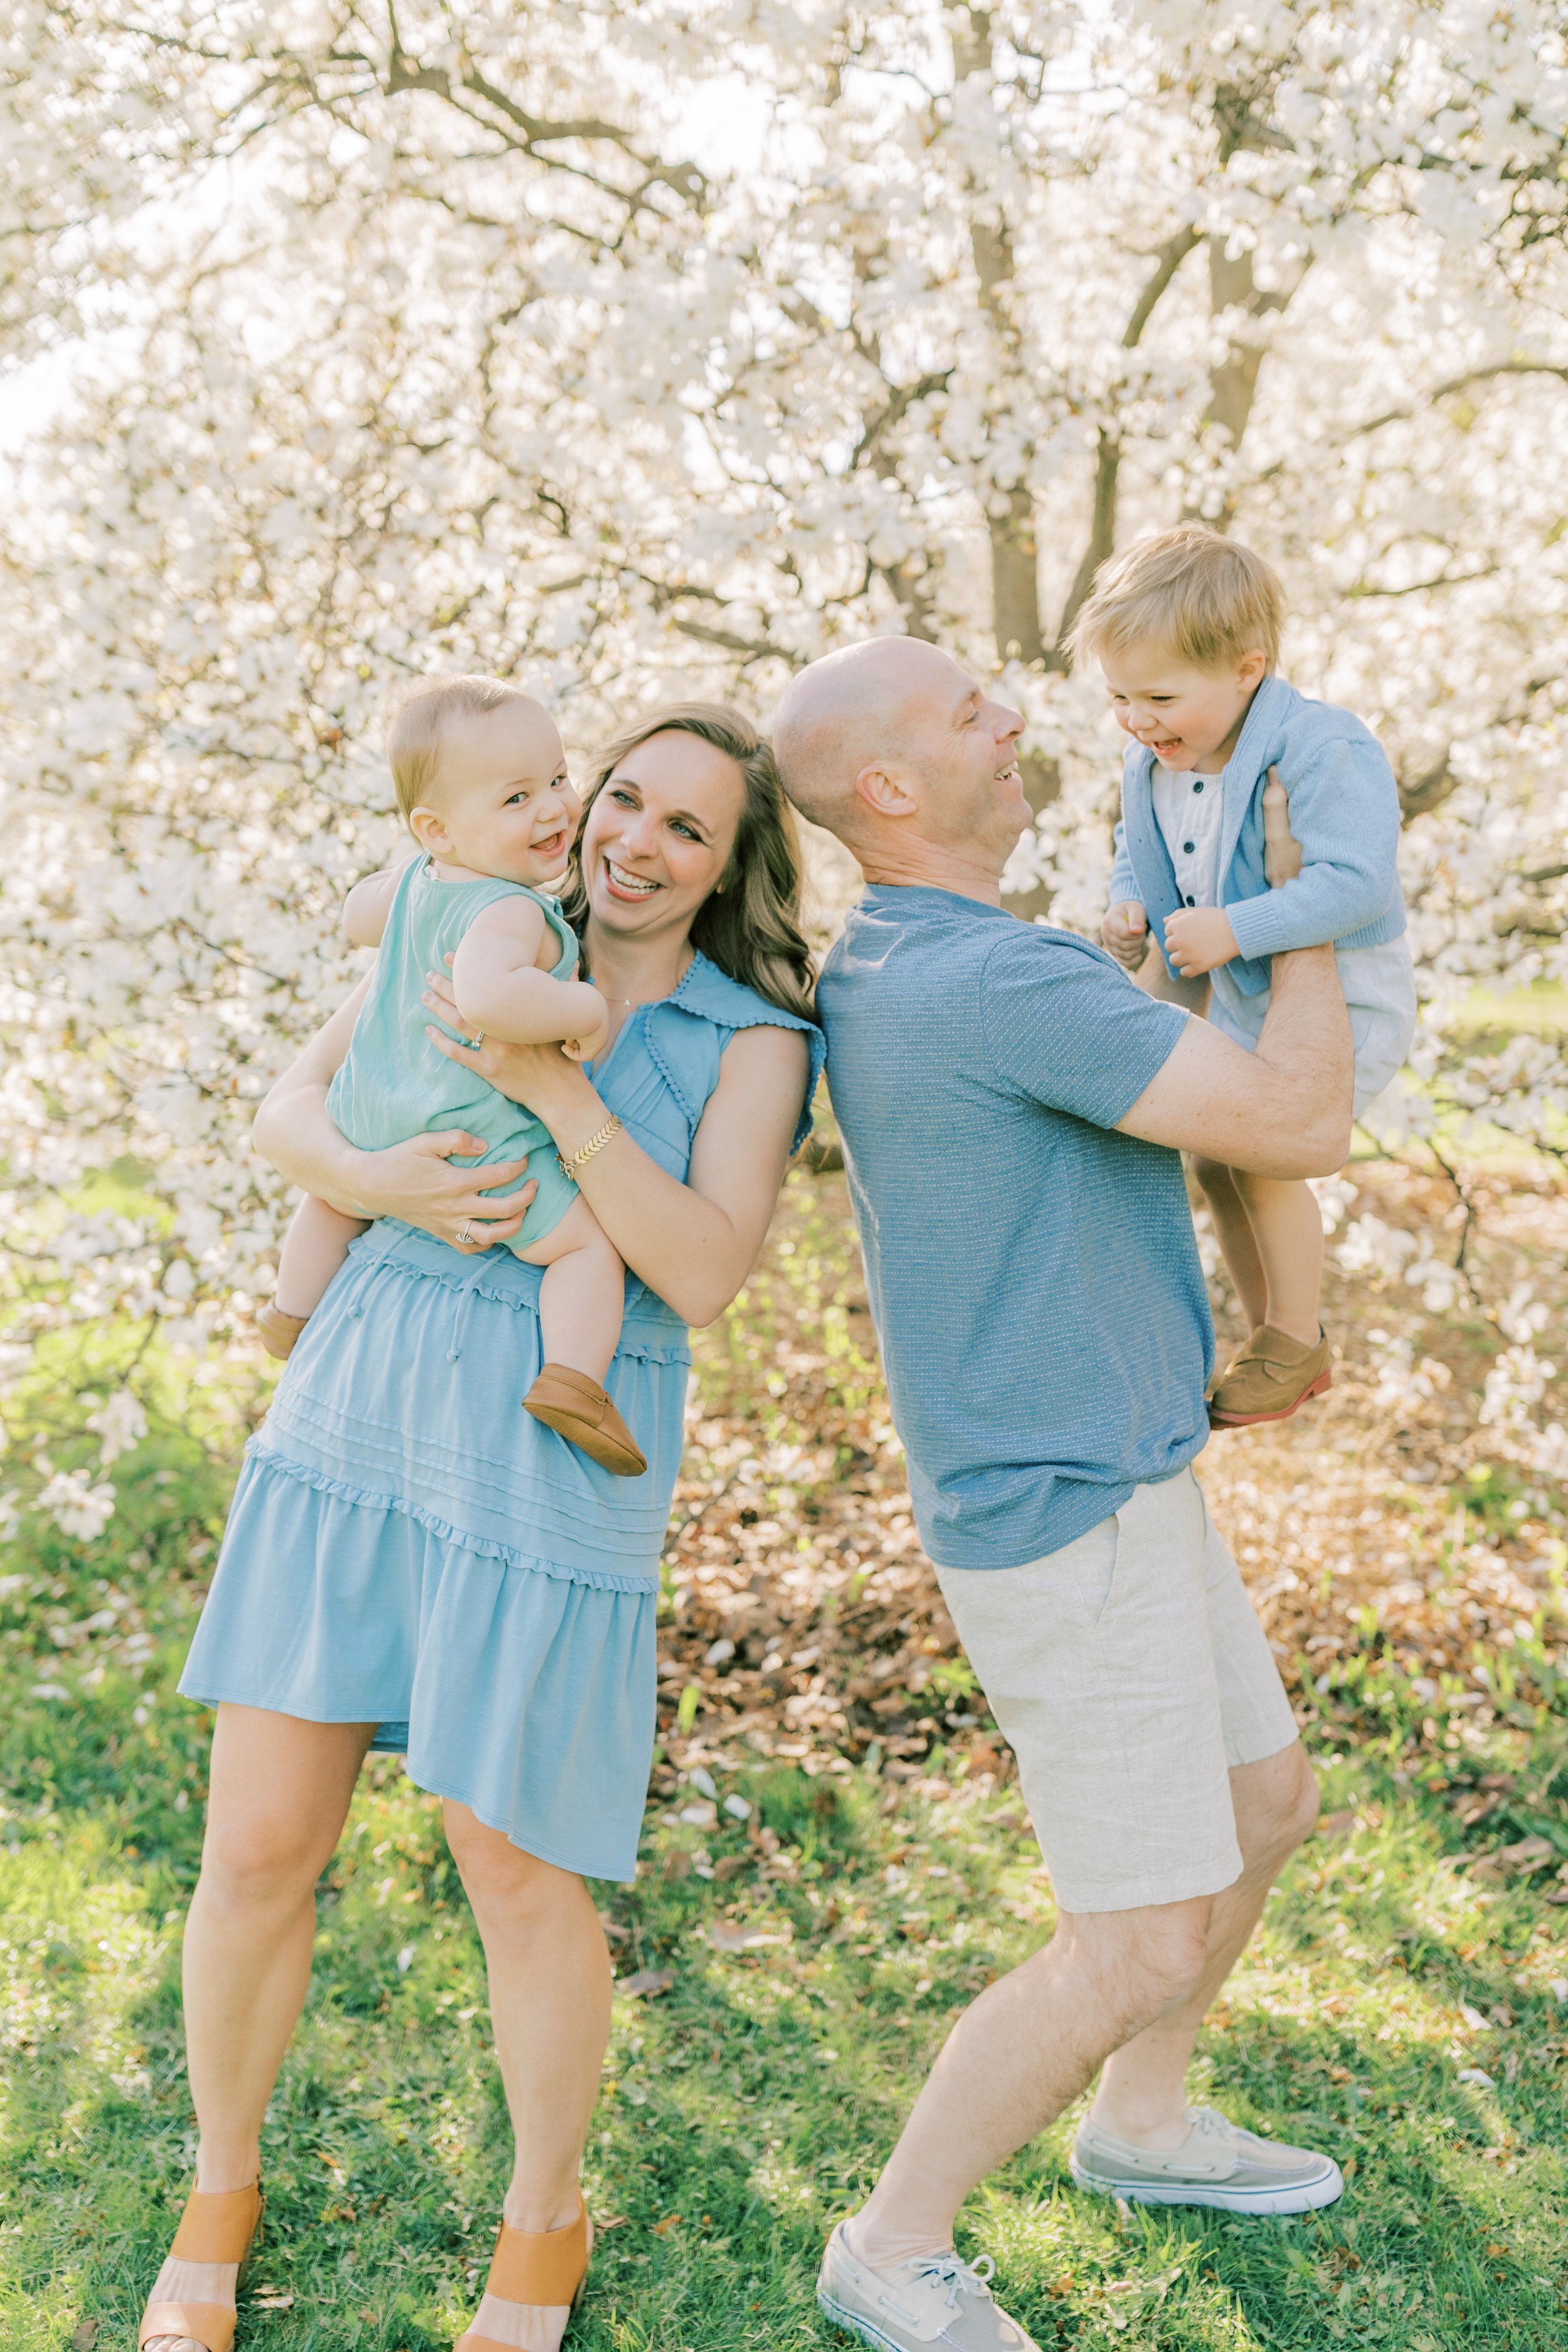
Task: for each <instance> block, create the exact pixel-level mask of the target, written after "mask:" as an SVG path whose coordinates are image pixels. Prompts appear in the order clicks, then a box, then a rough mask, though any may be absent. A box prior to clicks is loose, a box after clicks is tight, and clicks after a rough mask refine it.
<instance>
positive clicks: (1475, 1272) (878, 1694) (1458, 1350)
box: [656, 1162, 1568, 1899]
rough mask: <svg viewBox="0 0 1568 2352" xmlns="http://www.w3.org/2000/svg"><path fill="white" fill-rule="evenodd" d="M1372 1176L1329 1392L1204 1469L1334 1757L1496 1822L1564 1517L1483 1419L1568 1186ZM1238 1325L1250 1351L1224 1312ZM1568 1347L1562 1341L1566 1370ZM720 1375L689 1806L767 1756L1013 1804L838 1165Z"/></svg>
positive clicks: (794, 1229)
mask: <svg viewBox="0 0 1568 2352" xmlns="http://www.w3.org/2000/svg"><path fill="white" fill-rule="evenodd" d="M1350 1181H1353V1184H1354V1187H1355V1197H1354V1199H1353V1200H1352V1201H1350V1202H1347V1203H1345V1204H1344V1207H1343V1221H1342V1223H1341V1225H1340V1228H1339V1231H1338V1233H1337V1234H1336V1235H1335V1237H1334V1241H1333V1242H1331V1245H1330V1247H1331V1272H1330V1276H1329V1281H1328V1286H1327V1292H1326V1297H1325V1309H1324V1312H1325V1320H1326V1322H1327V1325H1328V1328H1329V1329H1330V1331H1331V1337H1332V1338H1333V1340H1334V1342H1335V1358H1336V1360H1335V1365H1334V1387H1333V1389H1332V1391H1331V1393H1330V1394H1329V1395H1328V1396H1327V1397H1326V1398H1324V1399H1322V1400H1321V1401H1320V1402H1315V1403H1314V1404H1312V1405H1311V1406H1310V1407H1309V1408H1306V1409H1304V1410H1303V1412H1301V1413H1300V1414H1299V1415H1298V1416H1296V1417H1295V1418H1294V1419H1293V1420H1291V1421H1289V1422H1287V1423H1281V1424H1279V1425H1278V1426H1275V1427H1273V1428H1267V1429H1258V1430H1252V1431H1245V1432H1242V1431H1234V1432H1226V1433H1221V1434H1219V1435H1217V1436H1216V1437H1215V1438H1214V1439H1213V1440H1212V1441H1211V1443H1210V1444H1209V1446H1208V1447H1207V1449H1206V1450H1205V1454H1204V1455H1203V1457H1202V1460H1201V1463H1200V1465H1199V1470H1200V1475H1201V1476H1202V1478H1203V1482H1204V1486H1205V1493H1206V1495H1207V1496H1208V1499H1209V1503H1210V1507H1211V1508H1212V1509H1213V1510H1214V1512H1215V1517H1216V1518H1217V1520H1218V1522H1219V1524H1220V1526H1221V1528H1223V1530H1224V1531H1225V1533H1226V1537H1227V1538H1228V1540H1229V1542H1230V1544H1231V1546H1232V1549H1233V1550H1234V1551H1235V1552H1236V1555H1237V1559H1238V1561H1239V1562H1240V1565H1241V1568H1242V1570H1243V1573H1244V1575H1245V1577H1246V1578H1247V1582H1248V1585H1249V1587H1250V1589H1251V1591H1252V1593H1253V1596H1254V1599H1255V1601H1257V1603H1258V1607H1259V1610H1260V1612H1261V1613H1262V1617H1263V1621H1264V1623H1265V1626H1266V1628H1267V1630H1268V1634H1269V1637H1270V1639H1271V1641H1272V1643H1273V1644H1274V1648H1275V1651H1276V1654H1277V1655H1278V1657H1279V1664H1280V1668H1281V1671H1282V1673H1283V1674H1284V1676H1285V1679H1286V1683H1287V1685H1288V1687H1289V1690H1290V1693H1291V1696H1292V1700H1293V1702H1294V1704H1295V1706H1296V1708H1297V1711H1298V1715H1299V1717H1300V1719H1301V1721H1302V1722H1303V1724H1304V1725H1306V1726H1310V1727H1311V1728H1312V1731H1313V1736H1314V1739H1315V1743H1316V1744H1317V1745H1318V1746H1319V1747H1320V1748H1321V1747H1323V1746H1324V1745H1327V1746H1328V1747H1330V1748H1332V1747H1335V1746H1339V1747H1341V1748H1351V1747H1352V1746H1357V1745H1365V1744H1366V1743H1367V1742H1368V1741H1377V1742H1381V1743H1382V1744H1383V1745H1384V1748H1385V1750H1386V1752H1387V1754H1388V1755H1389V1756H1390V1758H1391V1759H1393V1760H1394V1762H1395V1764H1396V1765H1399V1766H1402V1767H1403V1769H1407V1770H1412V1771H1416V1770H1418V1771H1421V1772H1422V1773H1424V1774H1425V1775H1426V1780H1425V1785H1426V1786H1428V1787H1436V1786H1439V1785H1441V1783H1442V1782H1443V1781H1444V1780H1447V1782H1448V1783H1449V1785H1450V1786H1451V1787H1452V1788H1453V1790H1454V1799H1453V1801H1454V1802H1455V1803H1456V1805H1458V1806H1460V1807H1462V1808H1464V1816H1465V1818H1466V1819H1467V1820H1479V1819H1480V1818H1481V1817H1482V1816H1483V1815H1484V1813H1485V1812H1486V1811H1488V1810H1489V1809H1495V1808H1498V1807H1500V1806H1501V1804H1502V1802H1503V1801H1504V1799H1505V1798H1506V1796H1507V1794H1508V1788H1507V1786H1494V1787H1492V1788H1490V1789H1488V1788H1484V1787H1482V1786H1481V1785H1480V1784H1481V1782H1482V1780H1488V1779H1489V1780H1492V1781H1493V1782H1499V1781H1501V1782H1504V1783H1507V1782H1508V1781H1509V1780H1510V1776H1509V1775H1508V1774H1506V1773H1505V1774H1502V1775H1499V1774H1497V1773H1496V1772H1492V1773H1489V1774H1488V1773H1483V1772H1482V1771H1481V1769H1480V1766H1481V1764H1482V1763H1483V1762H1485V1761H1492V1762H1495V1760H1496V1741H1497V1735H1498V1734H1499V1733H1500V1732H1506V1731H1508V1729H1509V1728H1510V1727H1516V1728H1520V1729H1527V1728H1529V1727H1531V1726H1533V1725H1535V1724H1538V1723H1539V1721H1540V1720H1541V1717H1542V1710H1543V1709H1545V1708H1546V1707H1548V1706H1552V1703H1553V1702H1554V1700H1555V1698H1556V1696H1557V1666H1558V1659H1559V1653H1558V1647H1557V1644H1558V1641H1559V1638H1560V1636H1561V1635H1562V1633H1563V1624H1562V1618H1561V1613H1560V1612H1561V1606H1562V1592H1563V1582H1562V1580H1563V1566H1564V1563H1565V1562H1568V1550H1565V1549H1564V1546H1563V1510H1562V1496H1561V1494H1560V1492H1559V1490H1558V1489H1557V1487H1556V1486H1555V1485H1554V1484H1552V1482H1550V1481H1544V1480H1542V1478H1541V1477H1540V1475H1538V1474H1535V1473H1533V1472H1532V1471H1531V1468H1530V1466H1529V1465H1528V1462H1527V1461H1525V1460H1523V1459H1521V1458H1514V1457H1519V1456H1520V1455H1521V1452H1522V1450H1523V1449H1521V1446H1520V1444H1518V1443H1517V1442H1514V1441H1510V1440H1508V1439H1506V1438H1505V1437H1502V1436H1500V1433H1499V1432H1498V1431H1497V1430H1496V1429H1489V1428H1486V1427H1482V1426H1480V1425H1479V1423H1478V1410H1479V1401H1480V1396H1481V1393H1482V1390H1483V1387H1484V1382H1485V1379H1486V1374H1487V1371H1488V1370H1489V1366H1490V1365H1491V1363H1492V1361H1493V1360H1494V1359H1495V1357H1496V1356H1497V1354H1498V1352H1499V1350H1500V1348H1501V1347H1502V1346H1503V1344H1504V1334H1503V1332H1502V1331H1500V1328H1499V1324H1498V1316H1499V1313H1500V1311H1501V1312H1502V1313H1503V1316H1504V1319H1505V1321H1506V1320H1507V1318H1508V1313H1509V1307H1508V1302H1509V1301H1510V1300H1513V1301H1515V1302H1517V1300H1518V1298H1519V1296H1520V1289H1521V1284H1522V1283H1526V1282H1528V1283H1530V1284H1531V1286H1532V1287H1533V1290H1534V1292H1535V1294H1536V1296H1537V1297H1539V1298H1540V1299H1542V1301H1543V1303H1544V1304H1545V1305H1546V1306H1547V1307H1548V1308H1549V1311H1550V1315H1551V1318H1552V1322H1555V1321H1556V1320H1557V1319H1558V1318H1559V1317H1560V1314H1561V1310H1562V1304H1563V1293H1564V1290H1565V1288H1568V1284H1565V1282H1564V1276H1563V1267H1564V1265H1565V1264H1568V1188H1565V1187H1564V1185H1563V1183H1562V1182H1561V1181H1559V1180H1558V1179H1557V1178H1556V1177H1555V1176H1554V1175H1552V1176H1549V1177H1542V1176H1537V1175H1535V1174H1534V1173H1532V1172H1526V1173H1523V1174H1521V1172H1519V1171H1503V1172H1502V1173H1500V1174H1487V1173H1480V1174H1475V1175H1470V1176H1467V1177H1462V1178H1461V1185H1462V1188H1463V1189H1462V1192H1460V1191H1458V1190H1457V1189H1456V1186H1455V1185H1454V1183H1453V1182H1452V1181H1450V1180H1449V1179H1448V1178H1447V1177H1446V1176H1443V1175H1438V1174H1431V1175H1427V1174H1424V1173H1420V1172H1415V1171H1412V1170H1410V1169H1409V1168H1406V1167H1404V1166H1402V1165H1399V1164H1397V1163H1392V1162H1371V1163H1363V1164H1358V1165H1357V1166H1355V1167H1354V1168H1353V1169H1352V1171H1351V1179H1350ZM1367 1217H1373V1218H1375V1219H1376V1220H1377V1225H1376V1227H1375V1228H1365V1227H1363V1229H1362V1230H1361V1233H1360V1235H1359V1243H1360V1249H1359V1254H1360V1255H1362V1256H1363V1257H1364V1256H1365V1255H1367V1250H1368V1247H1369V1245H1370V1246H1373V1247H1374V1248H1375V1249H1376V1250H1377V1252H1378V1253H1380V1255H1381V1258H1382V1260H1383V1262H1384V1271H1383V1272H1382V1273H1379V1272H1377V1271H1375V1270H1374V1271H1373V1272H1371V1273H1369V1272H1367V1271H1365V1270H1364V1269H1363V1270H1362V1271H1359V1272H1357V1273H1356V1274H1354V1275H1353V1276H1350V1275H1346V1274H1344V1273H1342V1272H1341V1271H1340V1270H1339V1269H1338V1267H1337V1266H1335V1265H1334V1264H1333V1252H1334V1249H1335V1248H1336V1246H1342V1245H1343V1244H1345V1241H1346V1237H1347V1233H1348V1231H1349V1227H1350V1225H1351V1223H1353V1221H1355V1220H1357V1219H1363V1218H1367ZM1369 1232H1370V1234H1371V1243H1370V1244H1369V1243H1368V1234H1369ZM1391 1234H1392V1235H1394V1236H1398V1235H1405V1236H1408V1237H1409V1239H1408V1240H1407V1241H1405V1242H1403V1243H1402V1242H1401V1241H1399V1240H1398V1239H1397V1238H1395V1239H1393V1240H1390V1238H1389V1236H1390V1235H1391ZM1461 1243H1462V1244H1463V1245H1464V1260H1465V1263H1464V1266H1463V1268H1462V1269H1461V1271H1460V1274H1459V1276H1458V1278H1454V1277H1452V1276H1450V1274H1449V1271H1448V1269H1449V1268H1450V1267H1451V1266H1452V1263H1453V1260H1454V1258H1455V1256H1456V1255H1457V1254H1458V1250H1459V1247H1460V1244H1461ZM1412 1244H1414V1246H1412ZM1352 1246H1353V1245H1352ZM1412 1265H1416V1266H1417V1267H1418V1268H1420V1267H1425V1269H1426V1271H1425V1272H1424V1273H1422V1274H1421V1276H1420V1279H1419V1281H1417V1282H1415V1283H1412V1282H1411V1281H1410V1280H1408V1279H1406V1278H1405V1276H1406V1275H1407V1273H1408V1270H1409V1268H1410V1267H1411V1266H1412ZM1431 1302H1436V1307H1435V1308H1434V1307H1433V1305H1432V1304H1431ZM1216 1304H1217V1307H1218V1310H1219V1311H1218V1315H1217V1320H1218V1323H1219V1328H1220V1338H1221V1344H1222V1346H1224V1345H1226V1343H1227V1342H1229V1343H1230V1344H1235V1341H1236V1340H1237V1339H1238V1338H1239V1337H1240V1336H1241V1334H1240V1331H1239V1327H1238V1326H1237V1321H1236V1318H1235V1317H1234V1314H1233V1313H1232V1312H1231V1311H1230V1309H1229V1307H1228V1303H1227V1301H1226V1297H1225V1295H1224V1294H1223V1291H1220V1290H1217V1289H1216ZM739 1329H745V1330H746V1331H748V1332H750V1333H751V1334H752V1339H751V1341H750V1344H749V1349H748V1358H747V1360H744V1361H742V1360H740V1359H739V1358H738V1356H737V1353H736V1341H735V1338H734V1332H735V1330H739ZM1550 1339H1551V1324H1549V1325H1548V1327H1547V1328H1546V1331H1545V1333H1544V1335H1543V1336H1542V1337H1541V1338H1540V1339H1538V1341H1537V1345H1538V1347H1539V1348H1540V1349H1542V1350H1544V1349H1547V1348H1548V1347H1549V1344H1550ZM700 1371H701V1391H700V1399H699V1401H698V1402H697V1403H696V1405H695V1407H694V1411H693V1417H692V1428H691V1440H692V1443H691V1446H690V1449H689V1454H688V1469H689V1472H692V1473H694V1475H688V1476H687V1477H686V1479H685V1480H684V1481H683V1482H682V1484H681V1486H680V1487H679V1489H678V1492H677V1500H676V1507H675V1519H674V1526H673V1531H672V1535H671V1538H670V1542H669V1545H668V1550H667V1555H666V1577H667V1596H668V1598H667V1607H666V1609H665V1611H664V1612H663V1614H662V1628H661V1652H660V1657H661V1664H660V1695H661V1696H660V1729H661V1739H662V1745H663V1759H664V1771H663V1775H662V1780H663V1784H664V1785H668V1786H669V1787H673V1786H674V1785H675V1780H676V1769H677V1768H680V1769H685V1768H688V1767H689V1766H690V1765H691V1764H693V1763H698V1764H700V1763H702V1762H703V1761H704V1760H708V1761H710V1762H714V1763H716V1764H718V1765H720V1766H728V1765H731V1764H733V1763H736V1762H739V1761H741V1760H742V1759H743V1757H744V1756H745V1754H746V1752H747V1751H751V1752H752V1754H755V1755H761V1756H764V1757H780V1758H784V1759H792V1760H795V1761H796V1762H798V1763H799V1764H800V1765H802V1766H803V1768H804V1769H805V1770H806V1771H808V1772H820V1771H833V1770H835V1769H840V1770H841V1769H844V1761H843V1760H841V1759H847V1760H848V1761H853V1762H855V1763H862V1764H863V1763H865V1762H866V1761H867V1760H868V1759H869V1760H871V1761H872V1762H873V1763H874V1764H875V1763H876V1762H878V1761H879V1763H880V1769H881V1772H882V1775H883V1777H884V1779H885V1780H888V1781H889V1783H896V1782H913V1783H916V1784H917V1791H916V1792H917V1793H920V1794H921V1795H925V1796H929V1797H931V1798H933V1799H939V1800H940V1799H941V1798H942V1797H943V1796H945V1795H947V1794H949V1793H951V1791H952V1790H953V1789H955V1788H956V1787H958V1786H959V1785H960V1784H967V1785H968V1786H969V1787H970V1788H971V1789H973V1785H974V1781H975V1778H976V1776H987V1777H988V1778H989V1779H990V1780H992V1781H993V1782H994V1783H996V1784H1000V1783H1002V1782H1004V1781H1005V1780H1007V1779H1008V1778H1009V1777H1010V1775H1011V1771H1012V1764H1011V1758H1010V1756H1009V1754H1008V1752H1007V1750H1006V1748H1005V1743H1003V1742H1001V1741H1000V1740H999V1738H998V1737H997V1735H996V1734H995V1732H994V1727H991V1725H990V1723H989V1718H988V1717H987V1715H986V1710H985V1706H984V1698H983V1697H982V1696H980V1695H978V1694H977V1693H976V1692H974V1690H973V1685H972V1683H971V1681H970V1678H969V1676H968V1675H967V1670H966V1669H965V1668H964V1666H963V1662H962V1658H961V1655H960V1654H959V1653H958V1650H957V1644H956V1642H955V1638H954V1634H953V1629H952V1622H951V1620H950V1619H949V1617H948V1615H947V1612H946V1610H945V1608H944V1607H943V1604H942V1597H941V1594H940V1592H939V1591H938V1590H937V1586H936V1581H935V1578H934V1576H933V1574H932V1571H931V1566H930V1563H929V1562H928V1561H927V1559H925V1556H924V1554H923V1553H922V1551H921V1546H920V1540H919V1538H918V1536H917V1535H916V1532H915V1528H914V1524H913V1520H912V1517H911V1516H910V1505H909V1496H908V1492H907V1488H906V1484H905V1478H904V1469H903V1460H902V1455H901V1453H900V1448H899V1446H898V1444H897V1440H896V1438H895V1437H894V1434H893V1432H892V1429H891V1426H890V1423H889V1418H888V1409H887V1402H886V1398H885V1395H884V1393H883V1391H882V1389H881V1385H880V1381H879V1374H878V1371H877V1368H876V1363H875V1342H874V1339H873V1336H872V1333H871V1328H870V1321H869V1317H868V1313H867V1310H866V1304H865V1295H864V1289H863V1286H862V1280H861V1275H860V1269H859V1265H858V1256H857V1255H856V1253H855V1249H854V1244H853V1235H852V1231H851V1228H850V1226H849V1221H848V1210H847V1200H846V1196H845V1188H844V1183H843V1179H842V1177H841V1176H840V1175H838V1174H837V1172H827V1173H822V1174H818V1175H816V1176H812V1175H810V1174H807V1173H806V1172H805V1171H797V1172H796V1174H795V1176H793V1177H792V1179H791V1181H790V1183H789V1185H788V1187H787V1188H786V1192H785V1196H784V1205H783V1207H782V1208H781V1212H780V1215H779V1218H778V1220H777V1221H776V1223H775V1226H774V1230H773V1235H772V1237H771V1240H770V1244H769V1250H768V1254H767V1256H766V1258H765V1259H764V1262H763V1266H762V1267H761V1268H760V1269H759V1273H758V1276H756V1278H755V1279H754V1281H753V1283H752V1286H751V1289H750V1294H749V1296H748V1297H746V1298H745V1299H744V1300H743V1301H742V1307H741V1311H740V1313H739V1314H738V1315H737V1318H736V1322H735V1326H734V1327H733V1328H732V1329H731V1334H730V1335H729V1337H728V1338H727V1339H726V1337H725V1335H724V1334H723V1333H722V1332H721V1334H720V1335H719V1336H718V1337H713V1336H711V1335H710V1337H709V1338H708V1339H707V1340H706V1342H705V1343H704V1344H703V1345H702V1346H701V1348H700ZM1548 1410H1549V1407H1548ZM659 1785H661V1781H660V1779H659V1778H657V1777H656V1787H658V1786H659ZM1565 1899H1568V1896H1565Z"/></svg>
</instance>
